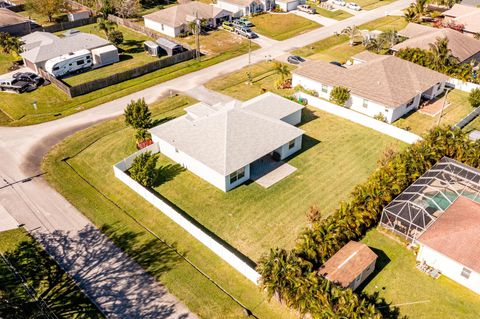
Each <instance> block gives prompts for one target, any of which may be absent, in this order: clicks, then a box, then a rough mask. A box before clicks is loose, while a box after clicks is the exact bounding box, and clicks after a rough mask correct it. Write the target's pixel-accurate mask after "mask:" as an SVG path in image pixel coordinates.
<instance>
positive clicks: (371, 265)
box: [319, 240, 378, 290]
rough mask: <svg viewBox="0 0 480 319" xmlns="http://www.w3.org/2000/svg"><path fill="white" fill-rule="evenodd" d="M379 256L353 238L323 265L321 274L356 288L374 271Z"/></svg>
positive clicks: (344, 285)
mask: <svg viewBox="0 0 480 319" xmlns="http://www.w3.org/2000/svg"><path fill="white" fill-rule="evenodd" d="M377 257H378V256H377V255H376V254H375V253H374V252H373V251H372V250H371V249H370V247H368V246H367V245H365V244H363V243H359V242H356V241H353V240H351V241H349V242H348V243H347V244H346V245H345V246H343V247H342V248H341V249H340V250H339V251H337V252H336V253H335V255H333V256H332V257H331V258H330V259H329V260H327V261H326V262H325V263H324V264H323V265H322V267H321V268H320V270H319V274H320V275H322V276H323V277H325V278H326V279H328V280H330V281H331V282H334V283H336V284H338V285H340V286H341V287H343V288H351V289H353V290H355V289H357V288H358V286H360V285H361V284H362V282H364V281H365V279H367V277H368V276H370V275H371V274H372V273H373V271H374V270H375V263H376V261H377Z"/></svg>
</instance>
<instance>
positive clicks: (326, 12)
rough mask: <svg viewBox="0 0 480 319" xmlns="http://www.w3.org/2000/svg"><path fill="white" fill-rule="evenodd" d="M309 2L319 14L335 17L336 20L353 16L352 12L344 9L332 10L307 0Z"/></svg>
mask: <svg viewBox="0 0 480 319" xmlns="http://www.w3.org/2000/svg"><path fill="white" fill-rule="evenodd" d="M307 4H308V5H309V6H311V7H312V8H315V9H316V10H317V14H319V15H321V16H324V17H326V18H330V19H335V20H345V19H347V18H350V17H352V16H353V15H352V14H350V13H348V12H347V11H343V10H334V11H330V10H327V9H324V8H322V7H320V6H319V5H318V3H316V2H313V1H307Z"/></svg>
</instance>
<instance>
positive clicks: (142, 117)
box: [124, 98, 152, 130]
mask: <svg viewBox="0 0 480 319" xmlns="http://www.w3.org/2000/svg"><path fill="white" fill-rule="evenodd" d="M124 115H125V123H126V124H127V125H128V126H131V127H133V128H134V129H137V130H138V129H147V128H150V127H151V125H152V113H151V112H150V109H149V108H148V105H147V103H145V99H143V98H142V99H138V100H136V101H133V100H132V101H131V102H130V103H129V104H128V105H127V107H126V108H125V111H124Z"/></svg>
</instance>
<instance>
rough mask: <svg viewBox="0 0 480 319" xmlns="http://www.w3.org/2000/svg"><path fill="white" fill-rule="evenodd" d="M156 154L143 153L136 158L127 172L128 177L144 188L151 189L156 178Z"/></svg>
mask: <svg viewBox="0 0 480 319" xmlns="http://www.w3.org/2000/svg"><path fill="white" fill-rule="evenodd" d="M157 160H158V154H152V152H145V153H142V154H140V155H139V156H137V157H136V158H135V159H134V160H133V163H132V166H131V167H130V169H129V170H128V172H129V173H130V177H131V178H132V179H133V180H135V181H137V182H138V183H140V184H141V185H143V186H145V187H152V186H153V185H154V183H155V180H156V179H157V176H158V171H157V169H156V166H157Z"/></svg>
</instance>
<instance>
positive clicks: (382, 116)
mask: <svg viewBox="0 0 480 319" xmlns="http://www.w3.org/2000/svg"><path fill="white" fill-rule="evenodd" d="M373 118H374V119H376V120H378V121H382V122H385V121H386V119H385V115H383V113H382V112H380V113H378V114H375V115H374V116H373Z"/></svg>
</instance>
